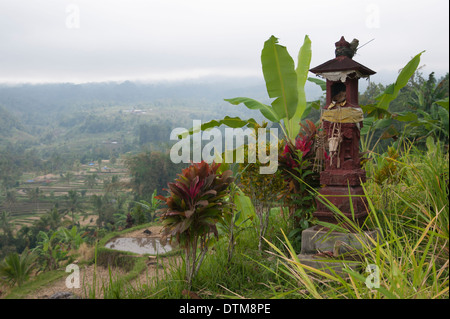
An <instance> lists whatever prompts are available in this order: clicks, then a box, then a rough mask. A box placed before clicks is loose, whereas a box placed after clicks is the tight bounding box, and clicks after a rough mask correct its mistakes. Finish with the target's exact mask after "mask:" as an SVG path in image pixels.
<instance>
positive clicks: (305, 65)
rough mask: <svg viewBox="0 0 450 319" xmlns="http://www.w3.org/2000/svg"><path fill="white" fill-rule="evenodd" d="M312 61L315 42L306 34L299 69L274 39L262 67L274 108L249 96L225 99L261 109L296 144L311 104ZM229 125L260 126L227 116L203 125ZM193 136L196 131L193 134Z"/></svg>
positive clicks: (263, 56)
mask: <svg viewBox="0 0 450 319" xmlns="http://www.w3.org/2000/svg"><path fill="white" fill-rule="evenodd" d="M310 62H311V40H310V39H309V37H308V36H307V35H306V36H305V38H304V41H303V45H302V46H301V48H300V51H299V53H298V57H297V67H296V68H295V63H294V60H293V59H292V57H291V56H290V55H289V53H288V51H287V49H286V47H284V46H282V45H280V44H279V43H278V38H276V37H275V36H273V35H272V36H271V37H270V38H269V39H268V40H267V41H266V42H265V43H264V47H263V49H262V52H261V64H262V70H263V74H264V80H265V82H266V89H267V93H268V95H269V98H271V99H273V101H272V102H271V104H270V105H267V104H264V103H262V102H259V101H257V100H254V99H251V98H248V97H236V98H229V99H225V101H227V102H229V103H230V104H232V105H239V104H244V105H245V106H246V107H247V108H248V109H251V110H259V111H260V112H261V114H262V115H263V116H264V117H265V118H266V119H267V120H268V121H270V122H274V123H280V124H281V125H280V126H281V128H282V130H283V133H284V135H285V137H286V138H287V139H289V140H290V141H294V140H295V137H296V136H297V134H298V132H299V129H300V124H299V123H300V121H301V119H302V118H303V117H304V116H305V115H306V113H307V112H305V111H306V110H307V107H308V105H307V102H306V95H305V83H306V80H307V79H309V78H308V70H309V65H310ZM220 125H226V126H229V127H232V128H239V127H244V126H248V127H251V128H255V127H257V126H258V125H259V124H258V123H257V122H256V121H255V120H254V119H253V118H251V119H248V120H245V119H241V118H239V117H234V118H232V117H225V118H224V119H222V120H212V121H210V122H206V123H203V124H202V125H201V127H200V129H201V130H206V129H209V128H212V127H217V126H220ZM189 133H190V134H192V133H193V129H191V130H190V131H189Z"/></svg>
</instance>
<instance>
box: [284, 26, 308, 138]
mask: <svg viewBox="0 0 450 319" xmlns="http://www.w3.org/2000/svg"><path fill="white" fill-rule="evenodd" d="M311 54H312V51H311V40H310V39H309V37H308V36H307V35H305V39H304V40H303V45H302V46H301V48H300V50H299V52H298V58H297V69H296V70H295V72H296V74H297V94H298V101H297V110H296V111H295V114H294V117H293V118H292V119H291V120H290V121H289V122H290V123H289V128H288V132H289V139H290V140H291V141H293V140H294V139H295V137H296V136H297V134H298V132H299V131H300V121H301V120H302V116H303V114H304V112H305V110H306V107H307V103H306V94H305V83H306V79H307V78H308V72H309V65H310V63H311Z"/></svg>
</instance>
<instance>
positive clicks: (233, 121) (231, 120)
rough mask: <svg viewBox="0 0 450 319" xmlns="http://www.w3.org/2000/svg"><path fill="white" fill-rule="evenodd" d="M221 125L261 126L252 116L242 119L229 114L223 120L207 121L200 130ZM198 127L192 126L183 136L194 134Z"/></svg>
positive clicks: (238, 126)
mask: <svg viewBox="0 0 450 319" xmlns="http://www.w3.org/2000/svg"><path fill="white" fill-rule="evenodd" d="M221 125H225V126H228V127H231V128H241V127H244V126H247V127H250V128H256V127H260V126H259V124H258V122H256V120H255V119H253V118H251V119H248V120H242V119H241V118H239V117H237V116H236V117H229V116H225V118H223V119H222V120H212V121H209V122H205V123H203V124H202V125H201V126H200V130H201V131H205V130H208V129H211V128H213V127H219V126H221ZM195 129H197V130H198V128H191V129H190V130H189V132H187V133H185V134H180V137H181V138H185V137H186V136H188V135H192V134H193V133H195V132H194V130H195Z"/></svg>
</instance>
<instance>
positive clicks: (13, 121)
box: [0, 105, 27, 140]
mask: <svg viewBox="0 0 450 319" xmlns="http://www.w3.org/2000/svg"><path fill="white" fill-rule="evenodd" d="M24 129H25V128H24V126H23V124H22V123H21V121H20V120H19V119H18V118H17V117H16V116H14V115H13V114H12V113H11V112H10V111H8V110H7V109H6V108H5V107H4V106H2V105H0V140H2V139H5V138H9V137H12V136H14V135H17V134H20V133H24V134H27V133H26V132H24Z"/></svg>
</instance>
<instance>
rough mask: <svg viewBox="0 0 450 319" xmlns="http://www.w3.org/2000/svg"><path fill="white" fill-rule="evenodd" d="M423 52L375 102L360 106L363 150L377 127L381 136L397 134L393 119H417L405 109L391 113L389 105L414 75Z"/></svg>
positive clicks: (408, 120) (370, 141)
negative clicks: (363, 114) (361, 111)
mask: <svg viewBox="0 0 450 319" xmlns="http://www.w3.org/2000/svg"><path fill="white" fill-rule="evenodd" d="M424 52H425V51H422V52H420V53H419V54H417V55H416V56H414V57H413V58H412V59H411V60H410V61H409V62H408V63H407V64H406V65H405V67H404V68H403V69H402V70H401V72H400V73H399V75H398V77H397V79H396V81H395V82H394V83H393V84H391V85H389V86H388V87H387V88H386V89H385V90H384V92H383V93H381V94H380V95H379V96H377V97H376V98H375V99H376V100H377V101H378V102H377V103H376V104H369V105H362V106H361V108H362V109H363V111H364V113H365V117H364V120H363V127H362V129H361V137H362V138H361V145H362V150H363V152H365V151H368V150H369V148H370V145H371V144H372V142H373V138H374V136H375V131H376V130H377V129H383V130H384V134H383V135H381V138H383V137H390V136H394V135H399V133H398V132H397V131H396V129H395V127H394V126H393V122H394V121H401V122H414V121H416V120H417V114H415V113H413V112H409V111H405V112H399V113H391V112H390V111H389V105H390V103H391V102H392V101H394V100H395V99H396V98H397V97H398V95H399V93H400V90H401V89H402V88H403V87H405V86H406V84H407V83H408V81H409V79H410V78H411V77H412V76H413V75H414V72H416V70H417V67H418V66H419V63H420V57H421V55H422V54H423V53H424ZM377 143H378V142H376V143H375V144H374V146H372V149H373V148H375V146H376V144H377Z"/></svg>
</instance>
